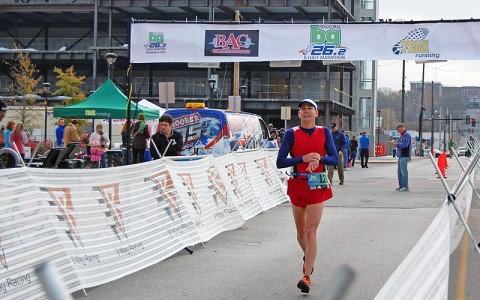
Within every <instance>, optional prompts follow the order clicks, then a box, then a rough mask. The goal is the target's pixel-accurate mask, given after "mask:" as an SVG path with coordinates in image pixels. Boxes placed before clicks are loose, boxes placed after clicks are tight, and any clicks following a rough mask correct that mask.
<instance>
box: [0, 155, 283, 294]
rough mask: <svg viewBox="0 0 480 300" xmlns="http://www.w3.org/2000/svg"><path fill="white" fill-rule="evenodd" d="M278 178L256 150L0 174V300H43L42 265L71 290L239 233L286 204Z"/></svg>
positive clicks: (98, 283) (4, 171) (273, 169)
mask: <svg viewBox="0 0 480 300" xmlns="http://www.w3.org/2000/svg"><path fill="white" fill-rule="evenodd" d="M276 172H277V171H276V168H275V167H274V166H273V165H272V164H271V163H270V162H269V160H268V158H267V157H266V156H265V153H264V152H263V151H252V152H245V153H239V154H235V155H232V154H228V155H225V156H223V157H217V158H213V157H204V158H200V159H197V160H188V161H181V160H180V161H176V160H173V159H169V158H167V159H165V160H157V161H151V162H148V163H142V164H137V165H130V166H124V167H120V168H108V169H90V170H79V169H75V170H58V169H33V168H30V169H29V168H22V169H9V170H2V181H1V182H0V188H1V190H2V193H0V210H1V215H2V219H1V222H0V262H1V263H2V266H1V267H2V268H3V270H2V271H1V272H0V295H2V299H20V298H45V297H46V296H45V294H44V293H43V291H42V290H41V287H40V283H39V281H38V279H37V278H36V276H35V274H34V272H33V270H34V268H35V267H36V266H37V265H38V264H40V263H42V262H43V261H50V262H51V263H53V265H54V267H55V268H56V269H57V270H59V274H60V277H61V279H62V280H63V281H64V282H65V284H66V288H67V291H68V292H73V291H76V290H79V289H82V288H86V287H91V286H96V285H100V284H103V283H106V282H109V281H112V280H115V279H117V278H120V277H123V276H125V275H128V274H131V273H133V272H135V271H138V270H141V269H143V268H146V267H148V266H150V265H152V264H155V263H157V262H159V261H162V260H164V259H166V258H167V257H169V256H171V255H173V254H175V253H176V252H178V251H180V250H182V249H183V248H184V247H186V246H190V245H194V244H197V243H200V242H205V241H207V240H209V239H211V238H212V237H214V236H215V235H217V234H219V233H221V232H223V231H226V230H232V229H235V228H238V227H240V226H242V225H243V224H244V223H245V221H246V220H248V219H250V218H252V217H254V216H255V215H257V214H258V213H260V212H262V211H264V210H266V209H269V208H272V207H274V206H276V205H278V204H280V203H282V202H285V201H287V200H288V197H287V196H286V195H285V193H284V191H283V183H282V182H281V181H280V179H279V178H278V177H277V174H276ZM257 189H258V190H257ZM267 195H268V197H266V196H267ZM2 293H3V294H2Z"/></svg>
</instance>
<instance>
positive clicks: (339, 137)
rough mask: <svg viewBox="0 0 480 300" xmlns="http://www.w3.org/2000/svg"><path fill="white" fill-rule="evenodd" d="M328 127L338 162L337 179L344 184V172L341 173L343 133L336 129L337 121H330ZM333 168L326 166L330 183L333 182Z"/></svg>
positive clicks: (343, 144)
mask: <svg viewBox="0 0 480 300" xmlns="http://www.w3.org/2000/svg"><path fill="white" fill-rule="evenodd" d="M330 128H331V129H332V137H333V142H334V144H335V148H336V149H337V153H338V164H337V171H338V179H339V180H340V185H343V184H344V180H345V178H344V173H343V155H344V154H343V152H342V151H344V148H345V136H344V135H343V133H342V132H341V131H340V130H338V127H337V123H335V122H332V123H331V124H330ZM334 170H335V166H332V165H330V166H328V179H329V180H330V183H332V182H333V172H334Z"/></svg>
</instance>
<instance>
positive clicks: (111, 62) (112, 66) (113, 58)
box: [105, 53, 117, 149]
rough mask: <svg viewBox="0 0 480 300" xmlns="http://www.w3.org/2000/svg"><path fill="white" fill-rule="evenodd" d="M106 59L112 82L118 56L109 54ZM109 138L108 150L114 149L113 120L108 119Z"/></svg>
mask: <svg viewBox="0 0 480 300" xmlns="http://www.w3.org/2000/svg"><path fill="white" fill-rule="evenodd" d="M105 59H106V60H107V63H108V79H110V80H112V78H113V70H114V69H115V62H116V61H117V55H116V54H115V53H107V55H105ZM108 138H109V139H110V145H109V146H108V149H112V118H110V119H108Z"/></svg>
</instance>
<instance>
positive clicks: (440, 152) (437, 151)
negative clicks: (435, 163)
mask: <svg viewBox="0 0 480 300" xmlns="http://www.w3.org/2000/svg"><path fill="white" fill-rule="evenodd" d="M433 153H434V154H435V155H434V156H435V158H437V157H439V156H440V154H442V153H443V151H440V150H438V149H433ZM446 154H447V157H450V152H446Z"/></svg>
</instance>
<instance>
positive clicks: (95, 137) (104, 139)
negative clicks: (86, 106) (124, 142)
mask: <svg viewBox="0 0 480 300" xmlns="http://www.w3.org/2000/svg"><path fill="white" fill-rule="evenodd" d="M94 141H97V142H98V144H99V147H100V149H101V150H102V151H103V152H102V153H103V154H102V157H101V160H100V161H101V167H102V168H106V167H107V163H106V156H107V155H106V153H105V152H106V151H107V149H108V148H109V146H110V139H109V138H108V134H106V133H105V132H104V131H103V125H102V124H97V126H96V127H95V132H92V134H91V135H90V138H89V140H88V143H89V144H90V145H91V146H93V142H94ZM91 151H92V149H91V148H90V155H92V152H91Z"/></svg>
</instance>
